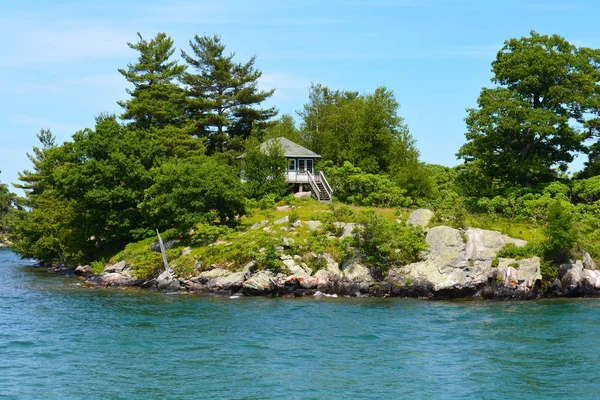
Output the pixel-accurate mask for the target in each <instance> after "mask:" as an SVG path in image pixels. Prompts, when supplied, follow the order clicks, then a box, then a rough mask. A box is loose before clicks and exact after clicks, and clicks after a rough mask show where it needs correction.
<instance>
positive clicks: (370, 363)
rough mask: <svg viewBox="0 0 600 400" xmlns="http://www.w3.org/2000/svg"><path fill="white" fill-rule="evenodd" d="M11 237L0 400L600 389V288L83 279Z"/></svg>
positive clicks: (523, 393)
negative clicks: (265, 293)
mask: <svg viewBox="0 0 600 400" xmlns="http://www.w3.org/2000/svg"><path fill="white" fill-rule="evenodd" d="M25 265H27V261H21V260H20V259H19V258H18V257H17V256H15V255H14V254H13V253H12V252H11V251H9V250H0V271H1V272H2V277H1V278H0V398H1V399H599V398H600V379H599V378H600V300H597V299H572V300H553V301H535V302H487V301H471V302H433V301H425V300H407V299H349V298H313V297H311V298H300V299H263V298H237V299H230V298H207V297H201V296H197V295H193V296H187V295H164V294H155V293H154V294H153V293H147V292H132V291H120V290H98V289H86V288H80V287H78V286H77V285H76V282H77V281H76V280H73V279H69V278H63V277H60V276H56V275H50V274H47V273H46V272H45V271H43V270H41V269H36V268H31V267H25Z"/></svg>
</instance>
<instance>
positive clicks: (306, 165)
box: [298, 158, 314, 174]
mask: <svg viewBox="0 0 600 400" xmlns="http://www.w3.org/2000/svg"><path fill="white" fill-rule="evenodd" d="M306 171H309V172H310V173H311V174H312V173H314V170H313V160H312V159H311V158H307V159H304V160H303V159H300V160H298V172H299V173H301V174H305V173H306Z"/></svg>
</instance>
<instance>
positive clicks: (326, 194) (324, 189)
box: [307, 171, 333, 201]
mask: <svg viewBox="0 0 600 400" xmlns="http://www.w3.org/2000/svg"><path fill="white" fill-rule="evenodd" d="M307 173H308V182H309V183H310V188H311V190H312V192H313V193H314V195H315V196H316V197H317V200H319V201H331V200H332V199H333V190H332V189H331V186H330V185H329V182H327V179H325V175H323V171H319V172H318V173H317V174H315V175H313V174H312V173H310V172H307Z"/></svg>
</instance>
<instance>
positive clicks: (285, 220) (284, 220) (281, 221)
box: [274, 215, 290, 225]
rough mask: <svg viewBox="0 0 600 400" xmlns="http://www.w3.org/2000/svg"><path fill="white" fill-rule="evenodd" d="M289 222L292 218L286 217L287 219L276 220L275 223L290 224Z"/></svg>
mask: <svg viewBox="0 0 600 400" xmlns="http://www.w3.org/2000/svg"><path fill="white" fill-rule="evenodd" d="M289 220H290V217H289V216H287V215H286V216H285V217H281V218H279V219H276V220H275V222H274V224H275V225H283V224H287V223H288V222H289Z"/></svg>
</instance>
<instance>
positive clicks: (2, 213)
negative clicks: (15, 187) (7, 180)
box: [0, 183, 20, 233]
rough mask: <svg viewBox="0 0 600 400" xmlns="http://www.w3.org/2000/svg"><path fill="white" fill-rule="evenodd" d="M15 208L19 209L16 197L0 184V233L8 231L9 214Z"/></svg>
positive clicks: (4, 185) (5, 186)
mask: <svg viewBox="0 0 600 400" xmlns="http://www.w3.org/2000/svg"><path fill="white" fill-rule="evenodd" d="M15 208H20V204H19V199H18V197H17V195H16V194H14V193H12V192H11V191H10V190H9V189H8V186H7V185H6V184H4V183H0V233H2V232H7V231H8V228H9V227H8V221H9V213H10V212H11V211H12V210H14V209H15Z"/></svg>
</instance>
